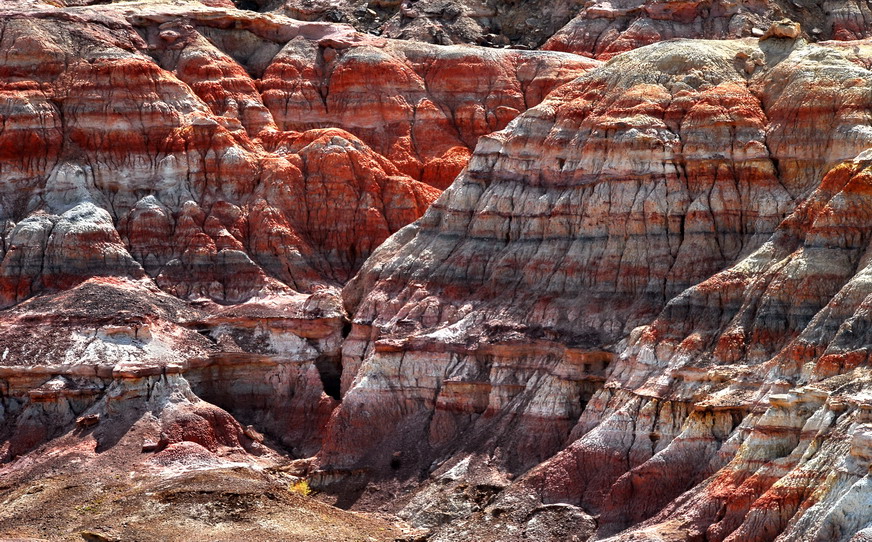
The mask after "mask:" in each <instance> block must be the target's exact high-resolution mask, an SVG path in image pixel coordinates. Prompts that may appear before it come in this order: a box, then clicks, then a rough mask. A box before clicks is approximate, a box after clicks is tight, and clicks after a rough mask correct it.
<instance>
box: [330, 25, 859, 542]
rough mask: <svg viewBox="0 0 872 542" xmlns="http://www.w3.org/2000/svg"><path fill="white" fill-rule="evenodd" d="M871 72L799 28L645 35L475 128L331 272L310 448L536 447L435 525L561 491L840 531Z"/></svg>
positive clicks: (669, 522) (641, 514) (619, 514)
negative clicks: (648, 41) (435, 195)
mask: <svg viewBox="0 0 872 542" xmlns="http://www.w3.org/2000/svg"><path fill="white" fill-rule="evenodd" d="M702 66H705V70H703V69H702ZM648 74H650V79H649V78H648V77H649V75H648ZM811 74H815V77H817V78H818V79H817V80H820V81H823V80H826V81H827V86H828V87H829V88H832V89H833V90H832V91H823V93H822V92H821V91H822V88H821V87H812V86H809V85H808V84H807V83H806V82H807V81H808V80H809V78H810V77H812V75H811ZM822 74H826V77H825V78H823V79H822V78H821V77H822ZM865 80H866V74H865V69H864V68H861V67H858V66H857V65H856V64H853V63H852V62H851V60H850V59H849V58H846V57H845V56H843V55H842V54H840V53H837V52H835V51H834V50H830V49H827V48H825V47H819V46H811V45H805V44H804V43H802V42H799V41H796V40H794V39H793V38H792V37H790V36H779V35H773V36H772V37H769V38H768V39H766V40H760V41H759V42H758V41H757V40H745V41H725V42H705V43H700V42H690V41H687V42H672V43H668V44H658V45H654V46H651V47H646V48H642V49H638V50H636V51H633V52H631V53H627V54H625V55H622V56H620V57H617V58H615V59H614V60H613V61H612V62H610V63H608V64H606V65H604V66H602V67H600V68H598V69H597V70H594V71H592V72H590V73H589V74H588V75H586V76H585V77H582V78H580V79H578V80H576V81H575V82H573V83H570V84H568V85H566V86H564V87H563V88H561V89H560V90H559V91H558V92H556V93H554V94H553V95H552V96H550V97H549V98H548V99H547V100H546V101H545V102H543V103H542V104H541V105H540V106H538V107H535V108H533V109H531V110H529V111H528V112H527V113H525V114H524V115H523V116H521V117H520V118H519V119H518V120H517V121H515V122H513V123H512V125H511V126H510V127H509V129H507V130H505V131H503V132H500V133H497V134H494V135H491V136H487V137H485V138H482V140H481V141H480V143H479V145H478V147H477V148H476V152H475V154H474V155H473V158H472V159H471V161H470V165H469V167H468V168H467V170H466V171H465V172H464V173H463V174H462V175H461V176H460V177H459V178H458V180H457V181H456V182H455V183H454V185H452V187H450V188H449V189H448V190H446V192H445V193H444V194H443V195H442V196H441V197H440V198H439V199H438V200H437V201H436V202H435V203H434V205H433V206H432V207H431V209H430V210H429V211H428V212H427V213H426V214H425V216H424V217H423V218H422V219H421V220H419V221H418V222H416V223H414V224H413V225H410V226H408V227H406V228H405V229H403V230H401V231H400V232H398V233H397V234H396V235H395V236H393V237H392V238H391V239H390V240H388V241H387V242H386V243H385V245H383V246H382V247H381V248H380V249H379V250H378V251H377V252H376V253H375V254H374V255H373V257H371V258H370V260H369V261H368V262H367V263H366V264H365V266H364V268H363V270H362V272H361V273H360V274H359V275H358V277H356V278H355V279H354V280H353V281H352V282H351V283H349V285H348V286H346V288H345V290H344V298H345V301H346V305H347V308H348V309H349V310H350V311H353V313H354V330H353V331H352V333H351V335H350V336H349V338H348V339H347V340H346V342H345V345H344V347H343V356H344V357H343V359H344V363H345V367H346V368H347V369H353V370H354V373H353V374H354V376H352V375H351V374H348V373H344V374H343V380H344V386H343V391H344V395H343V403H342V405H341V406H340V408H339V409H338V410H337V411H336V413H335V414H334V416H333V418H332V420H331V424H330V426H329V427H328V433H327V437H326V440H325V445H324V448H323V449H322V452H321V454H320V455H319V457H320V460H321V461H322V466H323V467H324V468H326V469H337V468H338V469H342V468H356V467H360V466H363V465H367V466H369V467H370V468H372V469H373V470H374V471H376V472H379V471H381V472H385V469H386V468H387V467H388V466H389V462H390V460H391V456H390V455H389V454H390V453H391V452H394V451H395V450H403V453H404V454H406V453H408V451H409V450H412V452H411V454H409V456H408V457H409V459H411V460H413V461H416V462H417V463H416V464H417V465H422V466H423V467H424V468H430V467H429V466H430V465H431V462H433V461H434V460H435V461H436V462H435V463H433V465H435V466H438V465H439V464H440V463H441V462H442V461H443V460H445V459H449V458H450V459H449V461H448V463H447V464H446V465H449V466H450V465H452V464H456V463H457V461H458V459H459V458H462V457H465V456H466V455H467V454H470V453H472V450H474V454H475V456H476V457H478V456H480V454H482V453H485V454H489V456H490V462H489V464H487V465H481V466H479V467H478V469H479V472H481V471H484V472H489V471H493V470H494V469H496V470H497V471H501V472H508V473H509V474H513V473H514V474H520V473H523V472H524V471H527V469H529V468H530V467H532V466H533V465H536V464H537V463H541V464H539V465H538V466H536V467H535V468H533V469H532V470H530V471H529V472H528V473H527V474H525V475H524V476H523V477H521V478H520V479H519V480H518V481H516V482H511V483H510V484H508V487H507V488H506V489H502V488H504V487H506V485H507V484H506V483H505V482H503V483H502V484H501V485H498V487H497V489H496V493H498V494H499V495H497V496H496V497H495V498H492V499H491V500H490V501H489V502H488V503H485V504H484V505H481V504H479V505H477V506H469V507H466V508H464V507H463V506H460V505H457V504H456V503H455V504H447V503H449V502H454V501H442V502H444V503H446V504H445V506H446V508H443V509H440V512H439V513H444V514H445V517H446V518H448V519H447V520H444V521H450V522H451V523H450V524H449V525H448V526H447V527H444V529H445V530H444V531H443V534H441V535H437V539H442V538H440V537H443V538H444V539H445V540H450V539H457V537H460V538H463V536H466V535H469V534H470V533H477V532H503V529H505V528H509V527H510V528H511V529H515V530H516V532H519V533H520V532H522V530H523V529H526V528H527V527H528V522H530V521H531V518H532V517H534V516H536V515H538V514H541V513H544V510H546V509H547V506H551V505H552V504H555V503H562V504H565V505H567V506H570V507H575V508H573V509H571V510H577V511H578V514H575V512H571V511H567V512H565V513H566V514H569V516H572V517H575V516H577V517H576V519H575V520H572V521H576V522H577V523H578V525H583V524H584V525H589V523H587V522H588V519H587V517H588V515H594V516H596V520H597V536H599V537H606V536H610V535H614V534H616V533H619V532H621V531H623V530H625V529H627V530H626V531H625V534H623V535H620V537H619V539H626V540H631V539H632V540H635V539H638V538H639V537H645V536H651V537H669V538H678V539H694V538H695V537H706V538H707V539H716V540H726V539H729V540H757V539H760V540H763V539H766V540H770V539H773V538H774V537H775V536H777V535H779V534H781V535H782V537H784V539H789V540H792V539H805V538H802V537H803V536H804V537H807V538H808V539H809V540H811V539H821V540H823V539H827V538H828V537H832V536H836V535H833V533H834V532H838V533H840V534H838V535H837V538H839V539H845V540H847V539H848V538H850V536H853V534H854V533H855V532H857V531H859V530H860V529H862V528H864V526H865V525H866V522H868V521H870V519H872V518H870V517H869V516H868V515H864V514H865V513H859V514H860V516H862V517H861V518H857V519H850V520H847V519H844V516H840V515H839V514H840V512H837V511H836V509H835V508H832V507H833V506H835V504H834V503H836V502H845V503H846V504H844V506H850V507H852V510H857V508H856V507H855V506H854V505H849V504H847V502H856V499H857V498H858V495H859V494H860V493H861V492H862V491H863V489H861V487H865V486H864V485H863V482H862V481H861V480H860V479H859V478H856V476H857V475H856V474H850V473H852V472H853V473H856V472H860V471H862V470H863V468H862V467H857V466H856V465H857V461H858V460H857V459H855V458H857V457H860V456H861V455H862V454H863V453H864V452H860V451H859V450H858V451H855V452H851V453H850V454H848V457H847V458H846V455H845V454H846V450H847V448H846V445H845V444H844V443H845V441H846V439H847V438H848V437H843V436H840V435H855V434H856V435H858V436H856V437H854V436H851V437H850V439H853V440H856V442H858V443H859V442H860V441H862V440H863V437H862V436H860V435H863V434H865V433H863V429H862V424H864V423H865V422H864V421H863V420H865V418H864V417H863V416H864V414H862V412H864V408H865V407H863V406H861V405H862V404H864V401H865V399H864V397H865V391H861V390H864V389H865V386H866V385H867V376H866V374H865V366H864V364H865V359H866V358H865V354H864V353H863V352H865V350H864V347H863V346H861V345H863V344H865V343H866V338H865V335H864V334H863V331H862V330H863V329H865V327H861V328H860V329H858V328H857V327H856V326H858V325H861V324H860V323H859V322H861V321H863V318H864V317H863V316H861V314H864V313H863V312H862V311H863V310H864V309H863V308H862V307H864V306H865V305H864V300H865V298H866V296H867V295H868V292H867V291H866V289H865V288H864V286H862V285H863V284H865V282H866V281H865V279H863V277H864V271H863V269H864V267H865V265H866V259H867V258H866V256H865V253H866V250H867V247H866V245H867V244H868V239H867V235H866V234H867V233H868V230H869V227H868V226H869V225H868V224H866V222H865V220H866V218H865V217H866V215H867V213H866V211H865V208H866V206H867V203H868V202H867V199H868V194H867V190H866V188H865V186H866V181H867V175H868V173H867V167H868V162H867V158H866V154H865V153H864V151H865V149H866V148H868V147H869V146H870V141H869V138H868V134H866V131H865V130H864V129H863V128H862V125H863V123H864V122H865V120H864V119H865V117H866V113H865V111H866V109H867V108H868V103H867V102H868V98H867V96H868V89H866V88H865V83H859V82H860V81H865ZM858 84H859V86H857V85H858ZM835 89H839V90H838V91H836V90H835ZM824 103H826V104H827V105H825V106H824V105H823V104H824ZM823 111H826V113H823ZM824 127H825V128H824ZM696 273H699V274H696ZM848 337H850V339H848ZM570 367H572V368H573V369H572V370H570ZM460 389H462V390H463V391H462V392H458V391H457V390H460ZM458 396H462V397H463V400H458V399H457V398H458ZM833 405H838V406H835V407H834V406H833ZM368 416H375V417H376V418H377V419H379V420H380V421H381V423H380V425H379V426H378V427H377V428H374V427H373V426H372V425H371V424H368V423H367V421H366V420H367V419H368ZM853 440H852V442H853ZM348 442H364V443H368V447H365V448H364V449H363V450H359V449H351V448H350V447H349V446H348V445H347V444H346V443H348ZM470 443H472V444H470ZM854 446H856V447H862V445H860V444H856V445H854ZM358 450H359V451H358ZM551 454H555V455H553V457H551V458H550V459H547V460H545V461H544V462H543V457H548V456H550V455H551ZM433 468H435V467H433ZM440 472H443V471H442V470H437V471H436V473H435V474H434V476H438V475H439V473H440ZM836 472H838V473H839V474H833V473H836ZM468 476H469V477H470V478H471V479H474V477H475V476H481V474H478V475H476V474H475V471H473V473H471V474H469V475H468ZM442 483H453V482H451V480H449V481H448V482H442ZM857 484H860V485H859V486H858V485H857ZM449 487H455V486H449ZM458 487H459V486H458ZM448 493H451V492H450V491H447V492H446V494H448ZM451 495H453V496H452V497H451V498H452V499H457V498H458V497H457V496H458V493H457V492H454V493H451ZM531 496H533V497H532V499H531ZM461 500H463V499H462V498H461ZM431 502H434V501H431ZM435 502H440V501H439V500H438V499H437V500H436V501H435ZM464 502H469V501H464ZM823 503H828V504H823ZM416 506H418V508H416V507H415V506H413V507H411V508H409V511H408V514H409V515H410V517H415V515H416V514H417V513H418V512H419V511H420V510H421V508H420V507H419V506H420V505H416ZM436 506H439V505H436ZM543 506H545V507H546V508H542V507H543ZM445 510H452V512H450V513H449V512H445ZM568 510H569V509H568ZM573 514H575V516H573ZM422 517H433V512H429V513H428V514H424V516H422ZM558 523H559V522H558ZM422 524H426V521H423V520H422ZM436 524H437V525H438V524H439V522H436ZM427 526H428V527H432V526H433V523H430V524H427ZM558 526H559V525H558ZM555 528H556V527H555ZM549 532H551V533H552V535H553V533H554V532H557V531H549ZM463 533H466V535H464V534H463ZM800 533H816V534H803V535H800ZM549 536H551V535H549ZM554 536H556V535H554ZM452 537H454V538H452ZM815 537H817V538H815ZM555 539H559V538H555Z"/></svg>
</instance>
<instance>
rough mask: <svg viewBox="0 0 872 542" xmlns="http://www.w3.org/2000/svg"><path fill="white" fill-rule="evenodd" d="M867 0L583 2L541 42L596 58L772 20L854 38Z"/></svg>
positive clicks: (862, 29) (756, 31)
mask: <svg viewBox="0 0 872 542" xmlns="http://www.w3.org/2000/svg"><path fill="white" fill-rule="evenodd" d="M870 19H872V12H870V9H869V5H868V4H867V3H866V2H855V1H853V0H839V1H831V2H783V1H774V2H733V1H731V0H726V1H714V2H711V1H702V2H698V1H690V2H683V1H682V2H656V1H655V2H646V1H637V0H630V1H602V2H599V1H598V2H590V3H588V4H586V5H585V6H584V7H583V8H582V9H581V10H580V11H579V13H578V15H577V16H576V17H575V18H574V19H572V21H570V22H569V23H568V24H566V26H564V27H563V28H561V29H560V30H559V31H558V32H556V33H555V34H554V35H553V36H551V38H550V39H549V40H548V41H547V42H546V43H545V44H544V45H543V48H544V49H550V50H555V51H572V52H577V53H580V54H584V55H589V56H593V57H596V58H611V57H612V56H614V55H616V54H619V53H622V52H625V51H629V50H632V49H635V48H637V47H642V46H645V45H648V44H651V43H655V42H659V41H665V40H668V39H674V38H704V39H730V38H741V37H746V36H755V37H761V36H764V35H766V34H767V32H769V29H770V27H771V25H772V24H773V23H779V22H781V23H782V25H781V26H782V28H783V29H782V30H780V32H782V33H783V34H784V35H785V36H789V37H796V36H799V35H802V36H803V37H805V38H806V39H810V40H815V41H816V40H828V39H835V40H855V39H861V38H865V37H867V36H869V35H870V30H869V28H870V26H869V22H870Z"/></svg>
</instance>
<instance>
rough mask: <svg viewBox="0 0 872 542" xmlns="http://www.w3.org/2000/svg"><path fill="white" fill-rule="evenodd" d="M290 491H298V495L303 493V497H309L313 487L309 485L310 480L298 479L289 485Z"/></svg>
mask: <svg viewBox="0 0 872 542" xmlns="http://www.w3.org/2000/svg"><path fill="white" fill-rule="evenodd" d="M288 491H290V492H292V493H296V494H297V495H302V496H303V497H308V496H309V495H311V494H312V488H311V487H309V482H308V480H303V479H300V480H297V481H296V482H294V483H293V484H291V485H289V486H288Z"/></svg>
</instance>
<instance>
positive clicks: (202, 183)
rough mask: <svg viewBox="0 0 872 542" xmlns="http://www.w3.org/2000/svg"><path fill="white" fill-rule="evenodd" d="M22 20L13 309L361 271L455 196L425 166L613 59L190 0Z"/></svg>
mask: <svg viewBox="0 0 872 542" xmlns="http://www.w3.org/2000/svg"><path fill="white" fill-rule="evenodd" d="M2 24H3V27H4V31H3V38H2V39H3V50H4V57H3V62H2V67H0V70H2V75H3V77H2V81H3V83H2V84H3V88H2V92H4V93H5V95H6V96H7V97H8V98H7V99H6V100H4V102H3V103H4V104H5V105H4V106H3V107H5V108H6V111H4V114H5V115H8V121H5V122H4V124H3V129H2V131H0V143H2V145H0V149H2V150H0V159H2V160H0V172H2V174H3V176H4V179H8V180H9V182H7V183H5V184H4V185H3V188H2V190H0V205H2V208H0V220H2V221H3V224H4V225H5V226H4V234H3V235H4V243H3V254H0V255H2V256H3V257H4V260H3V262H2V263H0V267H2V269H0V275H2V277H3V279H2V280H3V282H2V284H0V290H2V294H0V304H2V305H5V306H8V305H9V304H12V303H15V302H17V301H20V300H21V299H24V298H26V297H28V296H30V295H32V294H34V293H36V292H38V291H40V290H41V289H44V288H55V289H57V288H65V287H68V286H70V285H72V284H74V283H75V282H76V281H78V280H82V279H84V278H87V277H88V276H92V275H95V274H105V275H121V276H130V277H134V278H138V277H140V276H143V275H147V276H149V277H151V278H152V279H154V280H155V281H156V282H157V284H158V285H159V286H160V287H161V288H163V289H164V290H166V291H169V292H171V293H173V294H175V295H177V296H180V297H185V298H192V299H193V298H200V297H204V298H208V299H213V300H218V301H221V302H225V303H234V302H240V301H244V300H246V299H249V298H251V297H252V296H255V295H258V294H261V293H262V294H269V293H276V292H285V291H289V290H290V289H294V290H298V291H311V290H313V289H315V288H320V287H322V286H326V285H337V284H342V283H344V282H345V281H347V280H348V279H349V278H350V277H351V276H352V275H353V274H354V273H355V272H356V271H357V270H358V269H359V268H360V266H361V265H362V263H363V261H364V260H365V259H366V258H367V256H368V255H369V254H370V253H371V252H372V251H373V250H374V248H375V247H377V246H378V245H379V244H380V243H381V242H382V241H384V240H385V239H386V238H387V237H388V236H389V235H391V234H392V233H393V232H395V231H397V230H398V229H399V228H401V227H402V226H404V225H406V224H408V223H409V222H412V221H413V220H415V219H416V218H418V217H419V216H421V214H422V213H423V212H424V210H425V209H426V208H427V206H428V205H429V204H430V202H432V201H433V200H434V199H435V198H436V197H437V195H438V194H439V192H438V190H436V189H433V188H430V186H427V185H426V184H422V183H420V182H416V181H413V180H412V179H410V178H409V175H411V176H413V177H414V178H417V179H422V180H424V181H425V182H426V183H428V184H429V185H431V186H438V187H444V186H447V185H448V184H449V183H450V182H451V180H453V178H454V177H455V176H456V174H457V173H458V172H459V171H460V170H461V169H462V168H463V167H464V166H465V164H466V161H467V159H468V156H469V153H470V150H469V149H471V147H472V146H473V145H474V144H475V141H476V139H477V138H478V136H480V135H482V134H483V133H486V132H489V131H492V130H494V129H499V128H502V127H504V126H505V125H506V124H507V123H508V122H509V121H510V120H511V119H512V118H514V116H516V115H517V114H518V113H519V112H520V111H521V110H523V109H525V108H526V107H528V106H531V105H535V104H536V103H538V102H539V101H541V100H542V98H543V97H544V96H545V94H546V93H547V92H549V91H550V90H551V89H553V88H554V87H556V86H558V85H559V84H561V83H563V82H565V81H568V80H570V79H572V78H574V77H576V76H577V75H579V74H580V73H582V72H583V71H585V70H586V69H588V68H590V67H592V66H593V65H594V64H595V63H594V62H592V61H588V60H586V59H583V58H578V57H573V56H570V55H562V54H550V53H549V54H532V53H518V52H487V51H479V50H459V49H458V50H450V49H447V50H444V49H439V48H435V47H432V46H421V45H410V44H405V43H394V42H391V41H386V40H381V39H380V40H374V39H371V38H365V37H363V36H360V35H357V34H354V33H353V32H351V31H349V30H348V29H345V28H341V27H335V26H330V25H318V24H309V25H303V24H300V23H298V22H296V21H292V20H290V19H285V18H282V17H275V16H263V15H258V14H255V13H252V12H243V11H236V10H227V9H209V8H205V7H202V6H200V7H196V6H191V5H178V6H170V5H164V4H156V5H154V6H149V7H146V8H143V9H142V10H140V11H139V12H137V13H136V14H132V13H130V14H124V13H123V12H119V11H117V10H115V9H113V8H112V7H99V6H94V7H91V8H87V9H74V8H70V9H68V10H64V9H54V8H45V9H44V10H43V11H31V12H26V11H15V12H7V13H6V15H5V16H4V17H3V19H2ZM234 26H235V27H238V29H236V30H234V29H232V28H230V27H234ZM273 57H274V58H273ZM35 59H39V61H36V60H35ZM295 66H296V67H295ZM298 68H299V69H301V70H302V72H301V73H302V75H299V76H298V75H295V73H296V72H295V73H291V72H293V71H294V70H296V69H298ZM289 70H290V71H289ZM252 74H257V75H260V74H263V78H262V79H259V78H257V77H255V76H254V75H252ZM390 74H394V75H390ZM404 78H405V79H404ZM403 80H405V81H406V83H403V84H400V83H401V82H402V81H403ZM313 89H314V94H312V90H313ZM322 94H323V97H322ZM326 127H337V128H345V129H346V131H343V130H341V129H333V130H330V131H325V130H324V129H325V128H326ZM309 129H312V130H314V131H311V132H306V130H309ZM293 130H299V131H293ZM348 130H350V131H352V132H354V133H356V134H357V135H356V136H355V135H352V134H351V133H349V132H348ZM358 137H360V138H361V139H358ZM80 204H81V205H91V206H92V207H88V208H87V209H85V208H81V209H79V208H77V207H76V206H77V205H80ZM74 208H76V209H78V210H74ZM73 212H75V213H76V215H75V216H76V217H75V220H77V221H78V222H81V223H82V225H81V226H80V227H79V228H80V229H81V232H80V233H75V234H73V235H72V236H71V235H67V234H66V233H65V228H66V226H65V224H66V222H65V217H66V214H67V213H73ZM35 213H45V216H44V218H37V217H38V216H42V215H38V214H35ZM84 221H90V222H89V224H90V223H91V222H93V224H91V225H86V224H84ZM98 223H99V224H100V225H99V226H98ZM25 225H26V227H25ZM55 225H60V228H55ZM98 228H104V229H106V231H105V232H102V233H100V232H98V231H97V229H98ZM116 229H117V233H116V232H115V231H114V230H116ZM83 235H84V236H91V237H93V240H94V241H95V242H94V243H92V246H87V247H86V246H85V241H86V238H85V237H81V236H83ZM61 236H64V238H63V239H62V238H61ZM76 236H79V237H76ZM52 262H54V263H52ZM143 272H144V273H143Z"/></svg>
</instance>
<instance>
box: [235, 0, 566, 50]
mask: <svg viewBox="0 0 872 542" xmlns="http://www.w3.org/2000/svg"><path fill="white" fill-rule="evenodd" d="M240 4H241V3H240ZM251 4H253V5H252V6H251V7H254V6H257V9H259V10H273V11H274V12H277V13H282V14H285V15H288V16H290V17H293V18H295V19H302V20H306V21H314V20H319V21H332V22H345V23H349V24H352V25H354V26H355V27H356V28H357V29H358V30H360V31H362V32H368V33H372V34H377V35H381V36H384V37H389V38H399V39H404V40H414V41H421V42H425V43H437V44H441V45H452V44H464V43H468V44H477V45H487V46H498V47H508V46H515V47H526V48H531V49H533V48H536V47H538V46H539V45H541V44H542V43H543V42H544V41H545V40H546V39H548V37H550V36H551V35H552V34H554V32H555V31H556V30H557V29H559V28H560V27H561V26H563V25H564V24H566V22H567V21H569V20H570V19H571V18H572V17H573V15H575V14H576V12H577V11H578V5H577V4H576V3H575V2H572V1H566V0H560V1H553V0H552V1H550V2H543V1H541V0H524V1H521V2H506V1H503V0H487V1H472V0H377V1H374V2H371V1H366V0H353V1H350V2H349V1H337V0H321V1H318V2H307V1H304V0H272V1H271V0H255V1H254V2H251Z"/></svg>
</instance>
